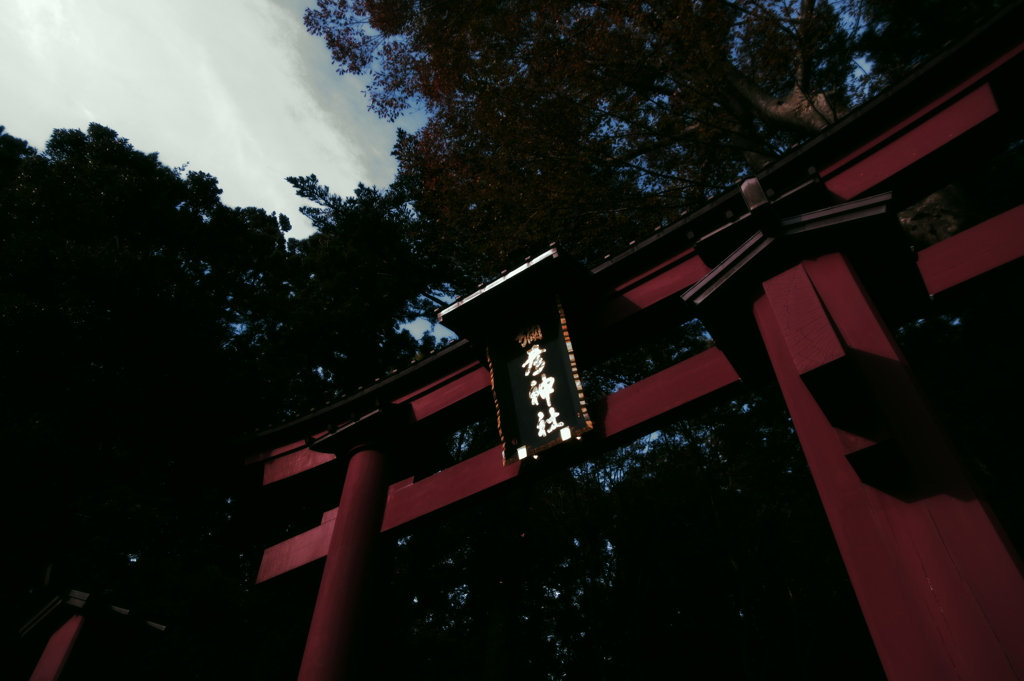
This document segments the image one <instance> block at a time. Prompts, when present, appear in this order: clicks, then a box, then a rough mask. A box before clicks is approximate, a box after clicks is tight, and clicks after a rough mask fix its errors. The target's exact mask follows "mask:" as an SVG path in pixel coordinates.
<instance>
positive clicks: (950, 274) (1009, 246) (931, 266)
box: [917, 205, 1024, 295]
mask: <svg viewBox="0 0 1024 681" xmlns="http://www.w3.org/2000/svg"><path fill="white" fill-rule="evenodd" d="M1020 257H1024V205H1020V206H1017V207H1016V208H1011V209H1010V210H1008V211H1006V212H1005V213H1002V214H1001V215H997V216H996V217H994V218H991V219H989V220H986V221H985V222H982V223H981V224H980V225H976V226H974V227H971V228H970V229H968V230H967V231H964V232H960V233H959V234H955V235H953V236H951V237H950V238H948V239H945V240H943V241H940V242H939V243H937V244H935V245H934V246H929V247H928V248H926V249H924V250H922V251H921V252H920V254H919V255H918V260H917V266H918V269H920V271H921V277H922V278H923V279H924V283H925V286H927V287H928V293H930V294H932V295H935V294H936V293H940V292H942V291H945V290H946V289H948V288H952V287H953V286H956V285H957V284H962V283H963V282H965V281H967V280H968V279H971V278H972V277H976V276H978V275H979V274H983V273H985V272H988V271H989V270H991V269H995V268H996V267H999V266H1000V265H1005V264H1006V263H1008V262H1010V261H1012V260H1016V259H1017V258H1020Z"/></svg>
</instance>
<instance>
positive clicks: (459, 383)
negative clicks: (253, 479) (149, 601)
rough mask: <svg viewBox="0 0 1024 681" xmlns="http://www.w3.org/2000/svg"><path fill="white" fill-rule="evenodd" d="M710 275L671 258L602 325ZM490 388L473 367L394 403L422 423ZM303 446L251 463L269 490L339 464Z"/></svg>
mask: <svg viewBox="0 0 1024 681" xmlns="http://www.w3.org/2000/svg"><path fill="white" fill-rule="evenodd" d="M708 271H709V269H708V268H707V266H706V265H704V263H703V262H702V261H701V260H700V258H698V257H696V255H695V253H694V252H693V249H689V250H687V251H686V252H685V253H683V254H682V255H679V256H676V257H673V258H669V259H668V260H667V261H666V262H665V263H662V264H660V265H658V266H656V267H653V268H651V269H650V270H648V271H647V272H645V273H643V274H642V275H639V276H637V277H634V279H632V280H631V281H630V282H627V284H624V285H623V286H622V287H620V288H623V289H626V290H624V291H623V292H622V293H620V294H618V295H616V296H614V297H612V298H611V300H610V301H609V302H608V304H607V305H606V307H605V311H604V312H603V313H602V315H601V319H602V323H604V324H612V323H615V322H618V321H621V320H622V319H625V318H627V317H629V316H630V315H632V314H634V313H636V312H639V311H641V310H643V309H646V308H648V307H650V306H652V305H655V304H657V303H659V302H662V301H663V300H666V299H668V298H672V297H674V296H676V295H677V294H678V293H680V292H682V291H684V290H685V289H686V288H687V287H688V286H691V285H692V284H694V283H695V282H697V281H699V280H700V278H701V277H703V276H704V275H705V274H707V273H708ZM490 385H491V383H490V375H489V373H488V371H487V367H484V366H481V365H480V364H479V363H473V364H469V365H467V366H465V367H462V368H460V369H458V370H457V371H454V372H452V373H451V374H448V375H447V376H445V377H443V378H441V379H439V380H437V381H434V382H433V383H431V384H429V385H427V386H423V387H422V388H418V389H417V390H416V391H414V392H412V393H410V394H408V395H405V396H403V397H399V398H397V399H395V400H393V403H395V404H409V405H410V406H411V407H412V414H413V420H414V421H420V420H423V419H426V418H428V417H430V416H432V415H434V414H436V413H437V412H439V411H441V410H442V409H446V408H448V407H451V406H452V405H454V404H457V403H458V402H460V401H461V400H464V399H466V398H467V397H470V396H472V395H475V394H477V393H478V392H481V391H484V390H490ZM297 444H302V443H294V444H291V445H286V446H284V447H279V448H278V449H276V450H274V451H275V452H280V451H282V450H284V451H288V452H290V453H285V454H281V455H275V456H276V458H270V456H271V454H267V453H265V454H261V455H258V456H257V457H254V458H252V459H251V460H250V461H251V462H258V461H260V460H263V459H269V460H266V461H265V462H264V464H263V465H264V472H263V484H264V485H268V484H270V483H272V482H277V481H279V480H284V479H285V478H287V477H290V476H292V475H297V474H299V473H301V472H303V471H307V470H309V469H311V468H314V467H316V466H319V465H321V464H324V463H327V462H328V461H331V460H332V459H333V456H332V455H323V456H316V455H315V453H311V452H310V451H309V450H308V449H307V448H303V449H299V450H297V451H292V450H294V448H295V445H297Z"/></svg>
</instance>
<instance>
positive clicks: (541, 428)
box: [537, 411, 548, 437]
mask: <svg viewBox="0 0 1024 681" xmlns="http://www.w3.org/2000/svg"><path fill="white" fill-rule="evenodd" d="M547 434H548V431H547V424H546V423H544V412H542V411H538V412H537V435H539V436H540V437H544V436H545V435H547Z"/></svg>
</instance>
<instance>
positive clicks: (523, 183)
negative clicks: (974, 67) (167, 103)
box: [305, 0, 998, 273]
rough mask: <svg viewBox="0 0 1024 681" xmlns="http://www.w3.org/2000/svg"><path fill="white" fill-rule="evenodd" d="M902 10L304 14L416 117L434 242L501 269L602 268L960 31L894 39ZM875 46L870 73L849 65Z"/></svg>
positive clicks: (331, 5) (415, 8) (524, 6)
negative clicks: (602, 261) (560, 253)
mask: <svg viewBox="0 0 1024 681" xmlns="http://www.w3.org/2000/svg"><path fill="white" fill-rule="evenodd" d="M991 4H993V3H986V5H991ZM995 4H998V3H995ZM919 5H920V8H921V9H922V10H928V13H929V16H931V15H941V14H942V12H941V11H939V8H940V6H942V5H944V3H937V2H930V3H929V2H922V3H919ZM915 6H917V5H915ZM971 8H972V9H970V10H967V11H965V12H962V13H961V12H960V11H959V10H958V12H957V13H956V15H957V16H960V17H963V16H964V15H968V13H969V12H980V8H979V7H978V6H977V5H972V6H971ZM910 18H919V17H918V16H917V15H914V14H911V13H910V12H908V11H906V10H904V9H903V4H901V3H889V2H885V1H884V0H836V1H835V2H823V1H821V0H800V1H799V2H797V1H796V0H780V1H776V2H748V1H746V0H744V1H741V2H728V1H726V0H715V1H712V2H663V1H655V2H647V3H638V2H634V1H632V0H601V1H600V2H580V1H578V0H531V1H529V2H525V3H523V2H516V3H511V2H504V3H500V2H499V3H494V2H482V1H475V2H468V3H463V2H460V3H451V2H416V1H406V0H373V1H371V0H319V1H318V4H317V7H316V8H315V9H309V10H307V12H306V17H305V21H306V26H307V29H308V30H309V32H310V33H311V34H313V35H316V36H322V37H323V38H324V39H325V41H326V43H327V46H328V47H329V49H330V51H331V55H332V57H333V59H334V61H335V63H336V64H337V65H338V70H339V72H340V73H351V74H361V75H366V76H369V77H370V79H371V81H370V85H369V87H368V89H367V95H368V97H369V103H370V108H371V109H372V110H374V111H376V112H377V113H378V114H379V115H381V116H382V117H385V118H388V119H392V120H393V119H395V118H396V117H397V116H398V115H400V114H401V113H402V112H403V111H406V110H408V109H409V108H411V107H415V106H422V107H423V108H424V109H425V110H426V112H427V114H428V115H429V119H428V122H427V124H426V126H425V127H424V128H423V129H422V130H421V131H420V132H419V133H417V134H416V135H415V136H410V135H404V134H403V135H400V136H399V144H398V146H397V150H396V151H397V155H398V158H399V161H400V172H401V173H404V174H408V175H412V176H414V177H416V178H417V179H418V180H419V181H420V182H421V183H422V188H423V195H422V197H421V198H420V199H419V200H418V201H417V204H416V205H417V209H418V210H419V211H420V212H421V213H422V214H423V215H424V217H426V218H429V220H430V223H429V224H430V227H431V231H432V233H433V235H434V243H435V245H436V248H438V249H446V248H451V245H452V244H459V245H460V246H461V247H463V248H465V249H466V250H467V251H469V252H470V253H472V254H475V255H476V256H477V259H476V260H475V262H474V263H473V265H474V266H475V268H476V270H477V271H480V272H487V273H493V270H494V269H500V268H501V267H504V266H505V265H506V264H507V263H509V262H515V261H516V260H518V259H520V257H521V256H524V255H531V254H533V253H535V252H536V251H537V250H538V249H539V248H542V247H543V246H545V245H546V244H547V243H548V242H549V241H551V240H559V241H561V242H562V243H565V244H567V245H570V246H571V247H573V248H574V249H576V250H577V251H578V254H579V255H580V256H581V257H584V258H590V257H594V256H597V257H600V256H602V255H604V254H605V253H608V252H610V251H613V250H615V249H616V248H620V247H622V246H624V245H625V244H626V242H628V241H630V240H632V239H635V238H636V237H637V235H638V234H639V233H641V230H642V232H643V233H646V232H649V230H650V229H651V228H652V227H654V226H656V225H658V224H664V223H667V222H671V221H674V220H676V219H677V218H678V215H679V213H680V212H681V211H682V210H684V209H690V208H693V207H695V206H698V205H701V204H702V203H703V202H704V201H705V200H706V198H707V197H708V195H709V194H713V193H715V192H717V191H719V190H721V189H722V188H725V187H727V186H730V185H731V184H733V183H734V182H735V181H736V180H737V179H738V178H739V177H741V176H743V175H746V174H750V173H752V172H754V171H757V170H759V169H760V168H761V167H762V166H764V165H765V164H766V163H768V162H770V161H771V160H772V159H774V158H777V157H779V156H780V155H781V154H782V153H783V152H784V151H785V150H786V149H787V148H788V147H790V146H791V145H792V144H794V143H796V142H799V141H800V140H802V139H804V138H806V137H808V136H810V135H812V134H815V133H817V132H819V131H821V130H822V129H824V128H825V127H826V126H828V125H830V124H832V123H834V122H835V121H836V120H837V119H838V118H839V117H840V116H842V115H843V113H845V112H846V111H847V110H848V109H849V108H850V107H851V106H853V105H854V104H856V103H857V102H859V101H861V99H862V98H863V96H864V95H865V94H868V93H870V92H872V91H874V89H877V87H880V86H882V85H884V84H886V83H887V82H889V81H890V80H891V78H893V77H898V76H899V75H901V74H902V73H903V72H904V71H905V67H906V66H908V64H906V63H904V62H903V61H902V60H903V59H906V58H910V57H911V56H912V57H913V59H917V60H919V59H921V58H922V57H923V56H925V55H926V54H927V53H928V51H929V50H932V51H934V49H935V48H937V47H938V46H939V45H940V44H941V41H938V42H937V41H936V37H937V36H938V34H941V35H942V36H943V37H942V39H943V40H944V39H946V37H945V36H950V37H951V36H955V35H957V31H963V30H964V23H963V22H961V23H960V24H957V23H956V22H955V21H948V20H945V19H943V20H935V21H932V23H934V24H936V27H929V26H927V25H925V26H924V27H918V28H919V30H917V32H916V33H915V34H914V35H915V36H918V35H920V36H924V38H922V39H915V40H914V41H913V42H912V45H909V46H906V47H901V43H900V35H896V34H897V33H899V34H902V33H903V32H904V31H906V30H907V25H908V23H909V22H908V21H907V20H908V19H910ZM929 20H930V19H928V18H926V21H929ZM876 53H877V54H878V55H879V57H878V60H877V61H876V63H875V64H874V70H873V71H872V72H871V74H870V76H869V77H864V74H863V73H862V71H861V69H860V67H859V66H858V65H857V63H856V62H855V58H857V57H860V58H863V59H867V60H868V61H870V60H871V59H872V58H873V57H872V55H873V54H876ZM862 63H863V62H862ZM858 74H859V75H858ZM484 254H486V255H484ZM487 259H490V263H493V264H490V263H487V262H486V260H487Z"/></svg>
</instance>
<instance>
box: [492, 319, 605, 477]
mask: <svg viewBox="0 0 1024 681" xmlns="http://www.w3.org/2000/svg"><path fill="white" fill-rule="evenodd" d="M538 307H540V306H538ZM529 321H530V323H528V324H527V325H526V326H524V327H521V328H518V329H516V330H514V331H513V330H510V332H509V333H507V334H505V335H504V337H499V338H497V339H494V340H492V342H491V343H490V344H489V345H488V361H489V363H490V369H491V386H492V388H493V390H494V397H495V402H496V404H497V407H498V429H499V431H500V432H501V438H502V442H503V443H504V457H505V463H506V464H508V463H511V462H513V461H518V460H519V459H525V458H526V457H528V456H533V457H536V456H537V454H538V453H539V452H541V451H542V450H545V449H548V448H549V447H553V446H554V445H557V444H559V443H562V442H566V441H571V440H574V439H578V438H579V437H580V436H581V435H582V434H583V433H585V432H587V431H588V430H592V429H593V424H592V423H591V421H590V416H589V414H588V413H587V404H586V400H585V399H584V397H583V386H582V384H581V382H580V379H579V374H578V372H577V369H576V357H575V354H574V352H573V349H572V342H571V341H570V339H569V331H568V327H567V326H566V323H565V312H564V310H563V309H562V306H561V304H560V303H558V302H557V301H556V302H554V303H553V304H551V305H550V307H549V309H548V310H542V311H541V312H539V313H537V315H536V319H531V320H529Z"/></svg>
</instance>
